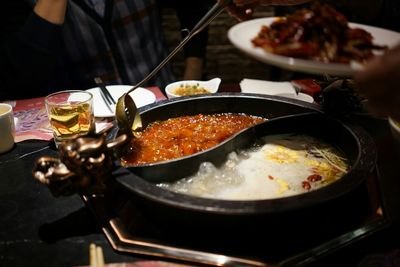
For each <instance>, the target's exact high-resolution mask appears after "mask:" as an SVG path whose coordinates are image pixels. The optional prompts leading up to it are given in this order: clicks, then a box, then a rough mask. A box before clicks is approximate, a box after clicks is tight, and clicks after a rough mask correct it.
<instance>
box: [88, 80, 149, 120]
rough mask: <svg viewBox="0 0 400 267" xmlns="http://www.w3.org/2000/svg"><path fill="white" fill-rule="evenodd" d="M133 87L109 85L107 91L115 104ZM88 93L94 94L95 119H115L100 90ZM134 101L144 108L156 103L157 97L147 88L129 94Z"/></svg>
mask: <svg viewBox="0 0 400 267" xmlns="http://www.w3.org/2000/svg"><path fill="white" fill-rule="evenodd" d="M131 88H132V86H131V85H108V86H107V89H108V91H109V92H110V94H111V95H112V96H113V98H114V99H115V102H117V101H118V98H119V97H120V96H122V95H123V94H124V93H125V92H127V91H128V90H129V89H131ZM87 91H89V92H91V93H92V94H93V105H94V116H95V117H114V116H115V110H114V112H111V111H110V110H109V109H108V107H107V105H106V103H105V102H104V100H103V98H102V97H101V94H100V88H98V87H95V88H91V89H88V90H87ZM129 95H130V96H131V97H132V99H133V100H134V101H135V104H136V106H137V107H138V108H140V107H143V106H145V105H148V104H151V103H154V102H155V101H156V96H155V95H154V93H153V92H152V91H150V90H147V89H145V88H141V87H139V88H137V89H136V90H134V91H133V92H131V93H130V94H129Z"/></svg>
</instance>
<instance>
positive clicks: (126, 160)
mask: <svg viewBox="0 0 400 267" xmlns="http://www.w3.org/2000/svg"><path fill="white" fill-rule="evenodd" d="M265 120H266V119H264V118H261V117H256V116H250V115H246V114H235V113H221V114H211V115H203V114H199V115H195V116H181V117H177V118H171V119H168V120H165V121H156V122H153V123H151V124H150V125H149V126H148V127H147V128H146V129H145V130H144V131H143V132H142V133H141V136H140V137H138V138H134V139H132V141H131V143H130V144H129V148H128V150H127V152H126V153H124V155H123V156H122V158H121V162H122V164H123V165H124V166H136V165H142V164H148V163H154V162H160V161H166V160H171V159H176V158H180V157H183V156H188V155H192V154H194V153H197V152H200V151H203V150H206V149H209V148H211V147H213V146H215V145H217V144H219V143H221V142H222V141H224V140H225V139H227V138H229V137H230V136H232V135H234V134H235V133H237V132H239V131H241V130H243V129H246V128H248V127H250V126H253V125H255V124H258V123H261V122H263V121H265Z"/></svg>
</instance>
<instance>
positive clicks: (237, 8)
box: [220, 0, 310, 20]
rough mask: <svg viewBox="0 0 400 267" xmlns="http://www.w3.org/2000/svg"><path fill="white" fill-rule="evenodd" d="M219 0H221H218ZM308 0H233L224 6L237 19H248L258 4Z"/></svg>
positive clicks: (308, 0)
mask: <svg viewBox="0 0 400 267" xmlns="http://www.w3.org/2000/svg"><path fill="white" fill-rule="evenodd" d="M220 1H221V0H220ZM306 2H310V0H233V2H232V3H231V4H229V5H228V6H227V8H226V10H227V11H228V13H229V14H230V15H231V16H233V17H235V18H237V19H238V20H246V19H250V18H251V17H252V15H253V12H254V8H255V7H257V6H259V5H280V6H288V5H297V4H303V3H306Z"/></svg>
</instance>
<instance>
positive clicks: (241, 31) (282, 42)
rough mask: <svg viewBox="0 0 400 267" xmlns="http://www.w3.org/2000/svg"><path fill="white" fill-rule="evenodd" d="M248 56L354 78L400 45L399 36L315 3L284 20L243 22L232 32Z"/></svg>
mask: <svg viewBox="0 0 400 267" xmlns="http://www.w3.org/2000/svg"><path fill="white" fill-rule="evenodd" d="M228 38H229V40H230V41H231V43H232V44H233V45H234V46H235V47H236V48H238V49H239V50H241V51H242V52H244V53H245V54H247V55H249V56H251V57H253V58H255V59H257V60H259V61H261V62H264V63H267V64H270V65H274V66H277V67H281V68H284V69H288V70H292V71H298V72H305V73H312V74H327V75H336V76H352V75H353V74H354V73H355V72H356V71H358V70H361V69H362V68H363V66H364V65H365V64H366V63H367V62H368V61H369V60H371V59H372V58H373V57H375V56H377V55H380V54H383V53H384V52H385V51H386V50H387V49H389V48H391V47H394V46H395V45H397V44H400V33H398V32H394V31H390V30H387V29H383V28H378V27H373V26H368V25H363V24H358V23H352V22H348V21H347V19H346V17H345V16H344V15H343V14H341V13H339V12H338V11H337V10H335V9H334V8H333V7H331V6H330V5H327V4H319V3H316V4H314V5H312V6H311V7H309V8H301V9H298V10H296V11H295V12H294V13H292V14H289V15H287V16H285V17H268V18H259V19H253V20H249V21H244V22H241V23H238V24H236V25H234V26H233V27H232V28H230V29H229V31H228Z"/></svg>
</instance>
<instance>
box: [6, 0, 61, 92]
mask: <svg viewBox="0 0 400 267" xmlns="http://www.w3.org/2000/svg"><path fill="white" fill-rule="evenodd" d="M6 2H7V1H6ZM16 2H19V1H16ZM27 8H29V9H30V10H29V12H26V14H27V17H23V16H20V17H19V19H18V20H16V19H15V17H13V18H10V19H7V20H6V21H5V22H4V23H6V24H4V25H5V26H4V27H3V28H1V29H2V30H1V33H0V100H10V99H21V98H31V97H37V96H43V94H44V93H45V91H44V87H45V83H46V80H47V78H48V77H49V76H50V75H51V73H52V70H54V69H55V65H56V52H57V46H58V45H57V44H58V42H59V41H60V40H61V26H58V25H54V24H51V23H49V22H48V21H46V20H44V19H42V18H41V17H39V16H38V15H36V14H35V13H33V12H32V10H31V8H30V7H29V6H28V7H27ZM8 11H9V12H10V13H11V14H13V13H14V12H18V11H21V10H8ZM19 14H21V12H20V13H19ZM11 17H12V16H11Z"/></svg>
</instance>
